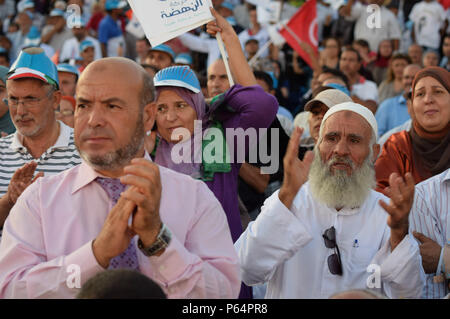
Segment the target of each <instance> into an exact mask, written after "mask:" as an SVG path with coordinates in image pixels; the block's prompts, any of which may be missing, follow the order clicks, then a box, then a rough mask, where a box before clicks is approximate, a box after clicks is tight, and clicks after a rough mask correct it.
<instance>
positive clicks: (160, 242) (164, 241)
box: [138, 223, 172, 257]
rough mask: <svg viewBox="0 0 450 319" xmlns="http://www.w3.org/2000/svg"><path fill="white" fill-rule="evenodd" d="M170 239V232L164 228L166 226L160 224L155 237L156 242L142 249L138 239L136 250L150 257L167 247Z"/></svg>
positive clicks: (142, 245) (142, 246)
mask: <svg viewBox="0 0 450 319" xmlns="http://www.w3.org/2000/svg"><path fill="white" fill-rule="evenodd" d="M171 239H172V233H171V232H170V230H169V228H167V227H166V224H164V223H162V225H161V230H160V231H159V234H158V237H156V241H155V242H154V243H153V244H152V245H150V246H149V247H144V244H143V243H142V241H141V239H140V238H139V239H138V248H139V249H140V250H141V251H142V253H143V254H144V255H145V256H147V257H150V256H153V255H155V254H156V253H157V252H159V251H161V250H162V249H164V248H166V247H167V246H169V244H170V240H171Z"/></svg>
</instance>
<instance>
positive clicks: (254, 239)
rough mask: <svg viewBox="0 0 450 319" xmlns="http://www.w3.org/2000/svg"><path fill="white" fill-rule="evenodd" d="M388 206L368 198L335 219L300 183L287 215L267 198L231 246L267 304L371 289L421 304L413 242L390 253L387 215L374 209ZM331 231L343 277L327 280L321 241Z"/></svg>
mask: <svg viewBox="0 0 450 319" xmlns="http://www.w3.org/2000/svg"><path fill="white" fill-rule="evenodd" d="M380 199H383V200H384V201H385V202H388V201H389V199H388V198H387V197H386V196H384V195H383V194H381V193H378V192H375V191H371V192H370V194H369V196H368V198H367V199H366V200H365V202H364V204H363V205H362V206H361V207H360V208H355V209H347V208H343V209H341V210H340V211H339V212H338V211H336V210H335V209H333V208H330V207H328V206H326V205H325V204H322V203H319V202H318V201H317V200H316V199H315V198H313V197H312V195H311V193H310V190H309V183H308V182H307V183H305V184H304V185H303V186H302V187H301V189H300V190H299V192H298V194H297V196H296V197H295V199H294V201H293V204H292V209H291V210H289V209H287V208H286V206H284V205H283V203H282V202H281V201H280V200H279V198H278V191H277V192H275V193H274V194H273V195H272V196H271V197H269V198H268V199H267V200H266V201H265V203H264V206H263V207H262V211H261V213H260V215H259V216H258V218H257V219H256V220H255V221H254V222H251V223H250V224H249V225H248V227H247V229H246V231H245V232H244V233H243V234H242V235H241V236H240V238H239V240H238V241H237V242H236V243H235V248H236V249H237V250H238V253H239V259H240V262H241V274H242V279H243V281H244V282H245V283H246V284H247V285H257V284H262V283H264V282H267V292H266V296H265V297H266V298H329V297H330V296H331V295H332V294H334V293H337V292H341V291H344V290H348V289H367V288H368V286H367V282H368V281H369V282H370V283H371V284H372V285H374V284H376V282H377V281H376V279H375V277H376V274H375V273H374V270H373V269H375V268H376V266H375V268H372V269H369V271H367V268H368V266H369V265H371V264H376V265H379V266H380V268H378V269H379V270H380V274H381V275H380V276H379V277H378V278H379V279H380V280H379V282H380V283H381V284H380V285H379V286H380V289H375V288H376V287H375V288H373V289H374V290H376V291H377V292H381V293H383V294H385V295H387V296H388V297H390V298H420V296H421V291H422V287H423V285H424V282H425V273H424V271H423V268H422V259H421V257H420V253H419V248H418V244H417V242H416V240H415V239H414V238H413V236H412V235H411V234H408V235H407V236H405V238H404V239H403V240H402V241H401V242H400V243H399V244H398V245H397V247H396V248H395V249H394V251H392V252H391V249H390V241H389V238H390V228H389V226H388V225H387V217H388V214H387V213H386V212H385V211H384V210H383V208H382V207H381V206H380V205H379V204H378V201H379V200H380ZM331 226H334V227H335V229H336V241H337V244H338V247H339V250H340V254H341V261H342V268H343V275H342V276H337V275H333V274H331V273H330V271H329V269H328V263H327V258H328V256H330V255H331V254H333V253H334V250H333V249H329V248H326V247H325V244H324V239H323V237H322V234H323V233H324V231H325V230H326V229H328V228H330V227H331Z"/></svg>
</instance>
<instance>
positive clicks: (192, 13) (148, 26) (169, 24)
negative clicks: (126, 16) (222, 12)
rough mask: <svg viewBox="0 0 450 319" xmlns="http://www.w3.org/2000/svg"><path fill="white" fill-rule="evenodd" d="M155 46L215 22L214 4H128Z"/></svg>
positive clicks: (133, 0) (172, 0)
mask: <svg viewBox="0 0 450 319" xmlns="http://www.w3.org/2000/svg"><path fill="white" fill-rule="evenodd" d="M128 3H129V4H130V7H131V9H132V10H133V13H134V14H135V15H136V17H137V19H138V20H139V22H140V24H141V26H142V28H143V29H144V32H145V35H146V36H147V38H148V40H149V41H150V43H151V45H152V46H157V45H158V44H161V43H163V42H166V41H168V40H170V39H172V38H175V37H177V36H179V35H181V34H183V33H185V32H188V31H190V30H192V29H195V28H197V27H199V26H201V25H203V24H205V23H207V22H209V21H211V20H213V19H214V18H213V16H212V15H211V12H210V11H209V7H211V3H210V0H128Z"/></svg>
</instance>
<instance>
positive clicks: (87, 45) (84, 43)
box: [80, 40, 94, 52]
mask: <svg viewBox="0 0 450 319" xmlns="http://www.w3.org/2000/svg"><path fill="white" fill-rule="evenodd" d="M87 48H94V43H93V42H92V41H89V40H84V41H82V42H81V43H80V52H83V51H84V50H86V49H87Z"/></svg>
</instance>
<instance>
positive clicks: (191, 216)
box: [0, 156, 241, 298]
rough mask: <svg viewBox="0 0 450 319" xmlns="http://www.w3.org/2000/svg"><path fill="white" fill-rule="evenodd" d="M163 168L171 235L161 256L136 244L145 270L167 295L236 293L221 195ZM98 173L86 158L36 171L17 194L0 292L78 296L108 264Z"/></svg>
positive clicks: (1, 249) (1, 253)
mask: <svg viewBox="0 0 450 319" xmlns="http://www.w3.org/2000/svg"><path fill="white" fill-rule="evenodd" d="M146 158H148V156H146ZM159 171H160V175H161V184H162V195H161V203H160V215H161V220H162V221H163V222H164V223H165V224H166V225H167V226H168V228H169V229H170V230H171V232H172V241H171V243H170V244H169V246H168V247H167V248H166V250H165V252H164V253H163V254H162V255H161V256H159V257H157V256H152V257H146V256H145V255H144V254H142V252H141V251H140V250H139V249H137V254H138V261H139V268H140V271H141V272H142V273H143V274H145V275H147V276H148V277H150V278H151V279H153V280H154V281H156V282H157V283H158V284H159V285H160V286H161V287H162V288H163V290H164V291H165V293H166V294H167V295H168V297H169V298H236V297H237V296H238V294H239V289H240V281H241V280H240V274H239V260H238V256H237V253H236V251H235V249H234V247H233V242H232V240H231V235H230V230H229V227H228V223H227V220H226V216H225V213H224V211H223V209H222V206H221V205H220V203H219V201H218V200H217V199H216V198H215V197H214V195H213V193H212V192H211V191H210V190H209V189H208V187H207V186H206V185H205V184H204V183H203V182H200V181H196V180H194V179H192V178H191V177H189V176H187V175H183V174H179V173H176V172H174V171H171V170H169V169H166V168H164V167H161V166H160V167H159ZM97 176H99V175H98V173H97V172H95V171H94V170H93V169H92V168H91V167H90V166H89V165H87V164H86V163H85V162H82V164H80V165H78V166H75V167H73V168H71V169H69V170H66V171H64V172H62V173H60V174H58V175H55V176H51V177H44V178H39V179H38V180H37V181H36V182H35V183H33V184H32V185H30V186H29V187H28V188H27V189H26V190H25V191H24V193H23V194H22V195H21V196H20V197H19V199H18V201H17V203H16V205H15V206H14V207H13V209H12V210H11V213H10V215H9V217H8V218H7V220H6V223H5V226H4V229H3V238H2V241H1V244H0V297H1V298H73V297H75V296H76V294H77V293H78V292H79V290H80V289H79V286H82V285H83V284H84V283H85V282H86V281H87V280H88V279H89V278H91V277H92V276H94V275H95V274H97V273H99V272H101V271H104V268H103V267H101V266H100V265H99V264H98V262H97V260H96V258H95V256H94V254H93V251H92V241H93V239H95V238H96V236H97V235H98V234H99V233H100V230H101V229H102V226H103V223H104V221H105V219H106V216H107V215H108V213H109V211H110V209H111V208H112V202H111V201H110V199H109V198H108V195H107V194H106V192H105V191H104V190H103V189H102V187H101V186H100V185H99V184H98V183H96V182H95V178H96V177H97ZM133 241H134V243H135V244H136V242H137V236H135V237H134V238H133ZM78 274H79V275H80V276H78ZM77 286H78V287H77Z"/></svg>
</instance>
